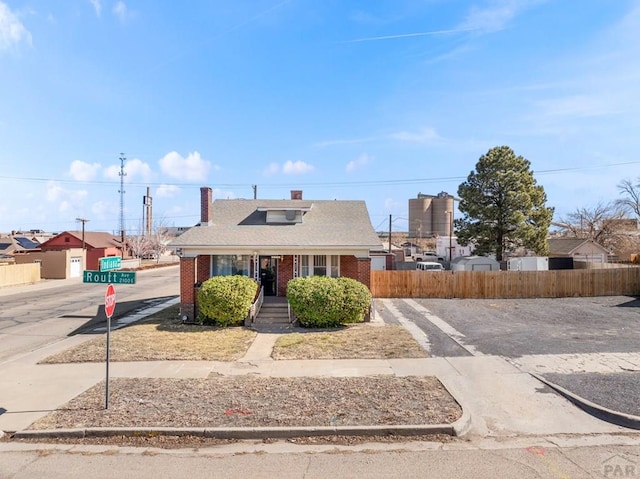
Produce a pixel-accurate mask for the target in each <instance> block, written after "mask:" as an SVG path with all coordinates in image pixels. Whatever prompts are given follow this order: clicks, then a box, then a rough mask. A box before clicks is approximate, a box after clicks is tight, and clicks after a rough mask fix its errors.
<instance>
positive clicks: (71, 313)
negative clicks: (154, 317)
mask: <svg viewBox="0 0 640 479" xmlns="http://www.w3.org/2000/svg"><path fill="white" fill-rule="evenodd" d="M136 275H137V281H136V284H132V285H129V284H126V285H116V297H117V300H116V307H115V312H114V314H113V317H112V321H111V324H112V326H114V327H116V326H117V325H118V321H119V320H120V318H123V317H126V316H129V315H131V314H133V313H135V312H137V311H140V310H142V309H145V308H148V307H150V306H153V305H154V304H156V303H159V302H162V301H166V300H167V299H169V298H172V297H176V296H177V295H178V294H179V280H178V276H179V268H178V267H177V266H168V267H163V268H157V269H149V270H146V271H138V272H137V273H136ZM106 287H107V285H106V284H85V283H82V280H81V278H80V279H79V278H75V279H70V280H44V281H41V282H40V283H37V284H34V285H25V286H13V287H6V288H0V304H1V307H0V341H2V345H3V347H2V350H1V351H0V361H1V360H4V359H7V358H8V357H11V356H12V355H15V354H18V353H20V352H25V351H31V350H33V349H35V348H38V347H42V346H44V345H45V344H48V343H51V342H55V341H57V340H59V339H60V338H64V337H67V336H73V335H76V334H92V333H93V332H94V331H96V328H97V327H100V326H104V325H105V324H106V321H107V319H106V316H105V314H104V301H105V292H106ZM97 332H101V331H99V330H98V331H97Z"/></svg>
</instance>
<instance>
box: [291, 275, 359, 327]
mask: <svg viewBox="0 0 640 479" xmlns="http://www.w3.org/2000/svg"><path fill="white" fill-rule="evenodd" d="M287 299H288V301H289V304H290V305H291V309H292V311H293V314H295V316H296V317H297V318H298V320H299V321H300V325H301V326H303V327H305V328H335V327H338V326H340V325H341V324H343V323H352V322H356V321H362V320H363V319H364V312H365V311H366V310H367V309H368V307H369V304H370V302H371V293H370V292H369V290H368V289H367V287H366V286H365V285H364V284H362V283H360V282H358V281H356V280H353V279H350V278H330V277H327V276H311V277H307V278H296V279H293V280H291V281H289V283H288V284H287Z"/></svg>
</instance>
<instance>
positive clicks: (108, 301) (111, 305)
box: [104, 284, 116, 409]
mask: <svg viewBox="0 0 640 479" xmlns="http://www.w3.org/2000/svg"><path fill="white" fill-rule="evenodd" d="M115 309H116V288H115V287H114V286H113V285H112V284H109V286H107V292H106V293H105V295H104V313H105V314H106V316H107V361H106V363H107V370H106V378H105V400H104V408H105V409H109V340H110V336H111V316H113V312H114V311H115Z"/></svg>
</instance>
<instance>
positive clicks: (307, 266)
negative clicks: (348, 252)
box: [298, 254, 340, 278]
mask: <svg viewBox="0 0 640 479" xmlns="http://www.w3.org/2000/svg"><path fill="white" fill-rule="evenodd" d="M316 257H318V259H320V258H323V259H324V264H317V265H316ZM298 267H299V270H298V276H299V277H301V278H305V277H309V276H329V277H334V278H339V277H340V255H337V254H322V255H317V254H301V255H299V261H298ZM316 267H317V268H324V270H325V272H324V274H321V275H318V274H316V271H315V269H316Z"/></svg>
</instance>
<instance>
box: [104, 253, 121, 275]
mask: <svg viewBox="0 0 640 479" xmlns="http://www.w3.org/2000/svg"><path fill="white" fill-rule="evenodd" d="M120 268H122V257H121V256H106V257H105V258H100V271H101V272H103V271H113V270H114V269H120Z"/></svg>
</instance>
